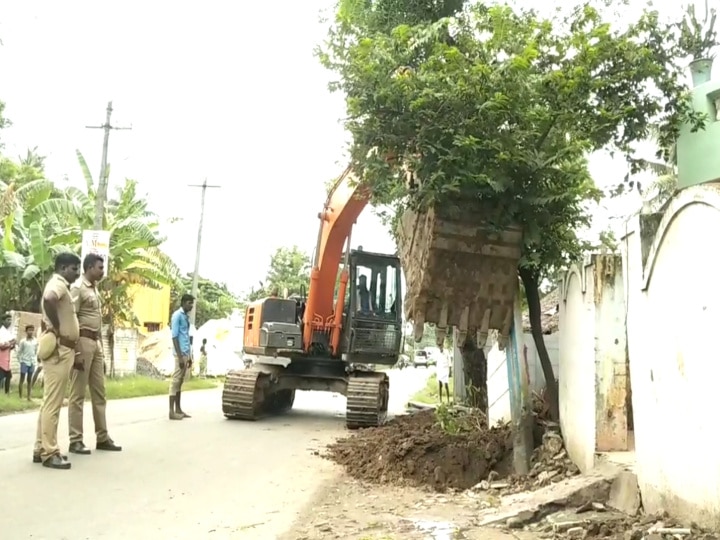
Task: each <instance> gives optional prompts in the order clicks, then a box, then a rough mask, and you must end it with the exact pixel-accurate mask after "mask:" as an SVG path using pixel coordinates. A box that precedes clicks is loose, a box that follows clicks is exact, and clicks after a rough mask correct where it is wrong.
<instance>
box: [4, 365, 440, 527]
mask: <svg viewBox="0 0 720 540" xmlns="http://www.w3.org/2000/svg"><path fill="white" fill-rule="evenodd" d="M429 373H430V372H429V370H425V369H405V370H403V371H391V372H390V377H391V383H390V389H391V390H390V392H391V398H390V411H391V412H399V411H401V410H402V409H403V406H404V403H405V402H406V401H407V399H408V397H409V396H410V395H412V394H413V393H414V392H416V391H417V390H418V389H420V388H422V387H423V386H424V385H425V382H426V379H427V376H428V375H429ZM183 408H184V409H185V411H186V412H187V413H189V414H191V415H192V418H191V419H186V420H183V421H181V422H171V421H169V420H168V419H167V396H156V397H150V398H138V399H129V400H119V401H111V402H109V404H108V412H107V414H108V424H109V426H110V434H111V436H112V437H113V439H114V440H115V441H116V442H117V443H118V444H120V445H122V446H123V451H122V452H121V453H119V454H117V453H107V452H96V451H95V450H94V445H95V437H94V434H93V433H92V415H91V411H90V407H89V405H88V406H86V407H85V432H86V436H85V444H86V445H88V447H90V448H93V453H92V455H90V456H78V455H75V454H70V460H71V461H72V464H73V467H72V469H71V470H69V471H58V470H52V469H47V468H45V467H42V466H41V465H38V464H33V463H31V458H32V443H33V439H34V437H35V422H36V420H37V413H28V414H20V415H12V416H6V417H2V418H0V458H2V464H3V467H2V473H1V474H0V497H2V508H3V516H4V517H3V520H2V524H0V531H2V532H1V533H0V536H2V538H7V539H16V538H17V539H20V538H22V539H33V540H84V539H89V540H110V539H112V540H114V539H120V538H122V537H129V538H133V537H134V538H138V539H140V538H148V539H150V538H158V539H159V538H162V539H168V540H170V539H173V540H183V539H192V540H198V539H201V538H202V539H211V540H215V539H218V540H220V539H226V538H253V539H257V540H260V539H262V540H266V539H267V540H271V539H273V538H277V537H278V536H280V535H281V534H282V533H283V532H284V531H285V530H287V529H288V528H290V526H291V525H292V523H293V522H294V520H295V518H296V517H297V516H298V515H299V514H300V513H301V511H302V510H303V508H304V506H305V505H306V504H307V503H308V502H309V501H310V500H311V499H312V498H313V495H314V494H315V493H316V491H317V490H318V489H319V488H320V487H321V486H323V484H325V483H326V482H327V481H328V480H330V479H331V478H333V477H334V476H335V475H336V474H337V472H336V469H335V468H334V466H333V465H332V464H331V463H330V462H329V461H327V460H325V459H323V458H321V457H319V456H318V455H317V451H318V450H322V449H323V447H324V446H325V444H327V443H328V442H330V441H332V440H333V439H334V438H335V437H337V436H339V435H343V434H344V433H346V431H345V428H344V409H345V399H344V398H343V397H342V396H339V395H335V394H329V393H315V392H298V393H297V398H296V400H295V407H294V409H293V410H292V411H291V412H290V413H289V414H288V415H285V416H282V417H275V418H269V419H266V420H263V421H260V422H240V421H231V420H226V419H225V418H224V417H223V415H222V413H221V412H220V390H205V391H194V392H188V393H187V394H183ZM88 433H89V434H90V435H89V436H88V435H87V434H88ZM59 435H60V445H61V448H63V449H66V448H67V444H68V440H67V410H66V409H65V408H63V410H62V412H61V416H60V428H59Z"/></svg>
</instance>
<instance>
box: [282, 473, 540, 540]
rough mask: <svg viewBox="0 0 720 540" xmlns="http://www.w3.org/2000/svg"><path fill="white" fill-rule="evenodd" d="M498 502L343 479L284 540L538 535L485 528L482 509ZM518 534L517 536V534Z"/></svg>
mask: <svg viewBox="0 0 720 540" xmlns="http://www.w3.org/2000/svg"><path fill="white" fill-rule="evenodd" d="M494 504H497V499H496V498H495V497H494V496H492V495H489V494H485V495H483V496H470V495H469V494H467V493H463V494H459V493H454V494H439V493H428V492H427V491H424V490H421V489H417V488H412V487H404V488H403V487H394V486H390V485H385V486H382V487H379V486H376V485H369V484H365V483H363V482H361V481H359V480H356V479H353V478H349V477H348V476H347V475H345V474H343V473H342V472H341V471H340V470H339V469H338V475H337V478H336V479H335V480H334V481H333V482H332V483H330V484H329V485H328V486H327V489H325V490H323V493H322V495H321V496H320V497H319V498H318V499H316V500H315V501H313V502H312V503H311V504H310V505H309V507H308V510H307V512H306V513H305V515H304V516H303V517H302V518H301V519H300V520H298V521H297V522H296V524H295V526H294V528H293V529H292V530H290V531H289V532H288V533H286V534H285V535H283V536H281V537H280V539H279V540H330V539H337V538H342V539H344V540H345V539H347V540H400V539H402V540H406V539H407V540H420V539H422V540H427V539H434V540H471V539H473V540H474V539H480V538H482V539H484V540H505V539H512V538H516V539H521V540H523V539H525V538H527V539H529V538H535V536H534V535H532V534H525V533H523V532H521V533H520V534H519V535H518V533H517V532H515V533H512V534H511V533H510V532H508V531H504V530H500V529H494V528H481V527H479V526H478V524H477V516H478V513H479V511H481V510H482V509H484V508H487V507H489V506H491V505H494ZM513 534H514V535H515V536H513Z"/></svg>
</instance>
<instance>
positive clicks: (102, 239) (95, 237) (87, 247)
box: [80, 231, 110, 277]
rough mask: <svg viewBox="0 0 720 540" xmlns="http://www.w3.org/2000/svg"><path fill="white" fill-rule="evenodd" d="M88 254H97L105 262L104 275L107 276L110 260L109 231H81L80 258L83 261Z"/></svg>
mask: <svg viewBox="0 0 720 540" xmlns="http://www.w3.org/2000/svg"><path fill="white" fill-rule="evenodd" d="M89 253H97V254H98V255H100V256H101V257H102V258H103V260H104V261H105V275H104V276H103V277H107V274H108V264H109V260H110V231H83V235H82V252H81V254H80V258H81V259H82V260H85V256H86V255H87V254H89Z"/></svg>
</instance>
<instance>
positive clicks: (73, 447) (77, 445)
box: [68, 441, 91, 456]
mask: <svg viewBox="0 0 720 540" xmlns="http://www.w3.org/2000/svg"><path fill="white" fill-rule="evenodd" d="M68 451H70V452H72V453H73V454H82V455H83V456H87V455H88V454H90V453H91V452H90V449H89V448H88V447H87V446H85V445H84V444H83V442H82V441H78V442H73V443H70V447H69V448H68Z"/></svg>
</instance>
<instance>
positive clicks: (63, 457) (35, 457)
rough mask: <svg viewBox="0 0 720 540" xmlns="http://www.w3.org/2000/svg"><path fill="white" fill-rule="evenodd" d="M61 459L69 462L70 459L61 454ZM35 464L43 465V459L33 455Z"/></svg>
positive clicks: (38, 455)
mask: <svg viewBox="0 0 720 540" xmlns="http://www.w3.org/2000/svg"><path fill="white" fill-rule="evenodd" d="M60 457H61V458H62V459H63V460H64V461H67V459H68V457H67V456H66V455H63V454H60ZM33 463H42V458H41V457H40V454H33Z"/></svg>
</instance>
